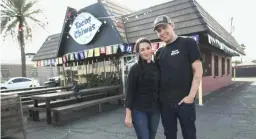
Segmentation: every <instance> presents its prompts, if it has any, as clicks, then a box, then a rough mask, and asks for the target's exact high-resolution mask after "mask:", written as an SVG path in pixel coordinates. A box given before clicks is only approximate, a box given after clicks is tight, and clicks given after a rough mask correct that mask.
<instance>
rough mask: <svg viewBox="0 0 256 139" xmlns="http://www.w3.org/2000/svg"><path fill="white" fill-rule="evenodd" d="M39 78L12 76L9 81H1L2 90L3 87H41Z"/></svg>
mask: <svg viewBox="0 0 256 139" xmlns="http://www.w3.org/2000/svg"><path fill="white" fill-rule="evenodd" d="M39 86H40V84H39V82H38V80H35V79H32V78H27V77H14V78H10V79H9V80H8V81H7V82H5V83H3V84H2V83H1V85H0V87H1V90H3V89H22V88H29V87H39Z"/></svg>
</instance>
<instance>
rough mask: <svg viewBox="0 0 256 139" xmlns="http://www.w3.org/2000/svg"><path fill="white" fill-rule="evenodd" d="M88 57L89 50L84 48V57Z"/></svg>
mask: <svg viewBox="0 0 256 139" xmlns="http://www.w3.org/2000/svg"><path fill="white" fill-rule="evenodd" d="M87 57H88V50H84V58H87Z"/></svg>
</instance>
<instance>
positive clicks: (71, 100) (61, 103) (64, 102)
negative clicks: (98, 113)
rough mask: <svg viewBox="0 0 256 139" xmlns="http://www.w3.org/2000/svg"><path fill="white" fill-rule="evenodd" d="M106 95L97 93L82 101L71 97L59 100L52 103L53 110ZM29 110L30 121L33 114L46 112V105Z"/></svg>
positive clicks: (42, 104)
mask: <svg viewBox="0 0 256 139" xmlns="http://www.w3.org/2000/svg"><path fill="white" fill-rule="evenodd" d="M105 95H107V94H106V93H105V92H101V93H95V94H89V95H86V96H83V97H82V98H80V100H77V98H75V97H71V98H68V99H59V100H56V101H51V102H50V104H51V108H55V107H61V106H65V105H70V104H74V103H78V102H79V101H81V102H83V101H89V100H92V99H97V98H99V97H104V96H105ZM27 108H28V110H29V117H28V118H29V119H30V118H32V114H33V112H45V111H46V110H45V108H46V103H39V104H38V107H34V105H33V104H31V105H27Z"/></svg>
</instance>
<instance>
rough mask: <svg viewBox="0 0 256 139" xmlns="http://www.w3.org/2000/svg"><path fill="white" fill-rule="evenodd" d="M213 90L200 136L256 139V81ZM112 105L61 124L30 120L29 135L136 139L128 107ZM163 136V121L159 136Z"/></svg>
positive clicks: (202, 109)
mask: <svg viewBox="0 0 256 139" xmlns="http://www.w3.org/2000/svg"><path fill="white" fill-rule="evenodd" d="M213 93H214V94H212V95H211V96H209V97H206V98H205V100H204V105H203V106H197V133H198V139H255V138H256V132H255V131H256V82H254V83H253V82H244V81H239V82H238V81H237V82H235V83H234V84H233V85H230V86H228V87H226V88H224V89H221V90H218V91H216V92H213ZM108 107H109V108H108V110H106V108H105V112H103V113H94V114H93V116H92V115H91V116H88V115H87V116H86V115H83V114H81V113H77V115H76V116H77V117H79V119H78V118H76V119H75V120H74V119H73V120H69V121H68V122H67V124H65V125H63V126H60V127H56V126H52V125H51V126H49V125H46V124H45V121H44V120H42V121H40V122H36V123H35V122H32V121H29V122H27V123H26V126H27V132H28V139H136V136H135V134H134V129H128V128H126V127H125V126H124V121H123V120H124V109H123V108H122V107H119V108H116V106H112V105H111V106H108ZM92 109H93V108H92ZM95 109H97V107H96V108H94V110H95ZM87 113H88V111H87ZM40 117H42V118H43V116H40ZM70 121H74V122H70ZM180 131H181V130H180V129H179V131H178V132H179V133H178V134H179V135H178V136H179V139H182V136H181V132H180ZM163 138H164V134H163V128H162V125H161V124H160V125H159V130H158V133H157V139H163Z"/></svg>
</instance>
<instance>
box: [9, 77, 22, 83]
mask: <svg viewBox="0 0 256 139" xmlns="http://www.w3.org/2000/svg"><path fill="white" fill-rule="evenodd" d="M11 82H13V83H19V82H22V78H17V79H13V80H12V81H11Z"/></svg>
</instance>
